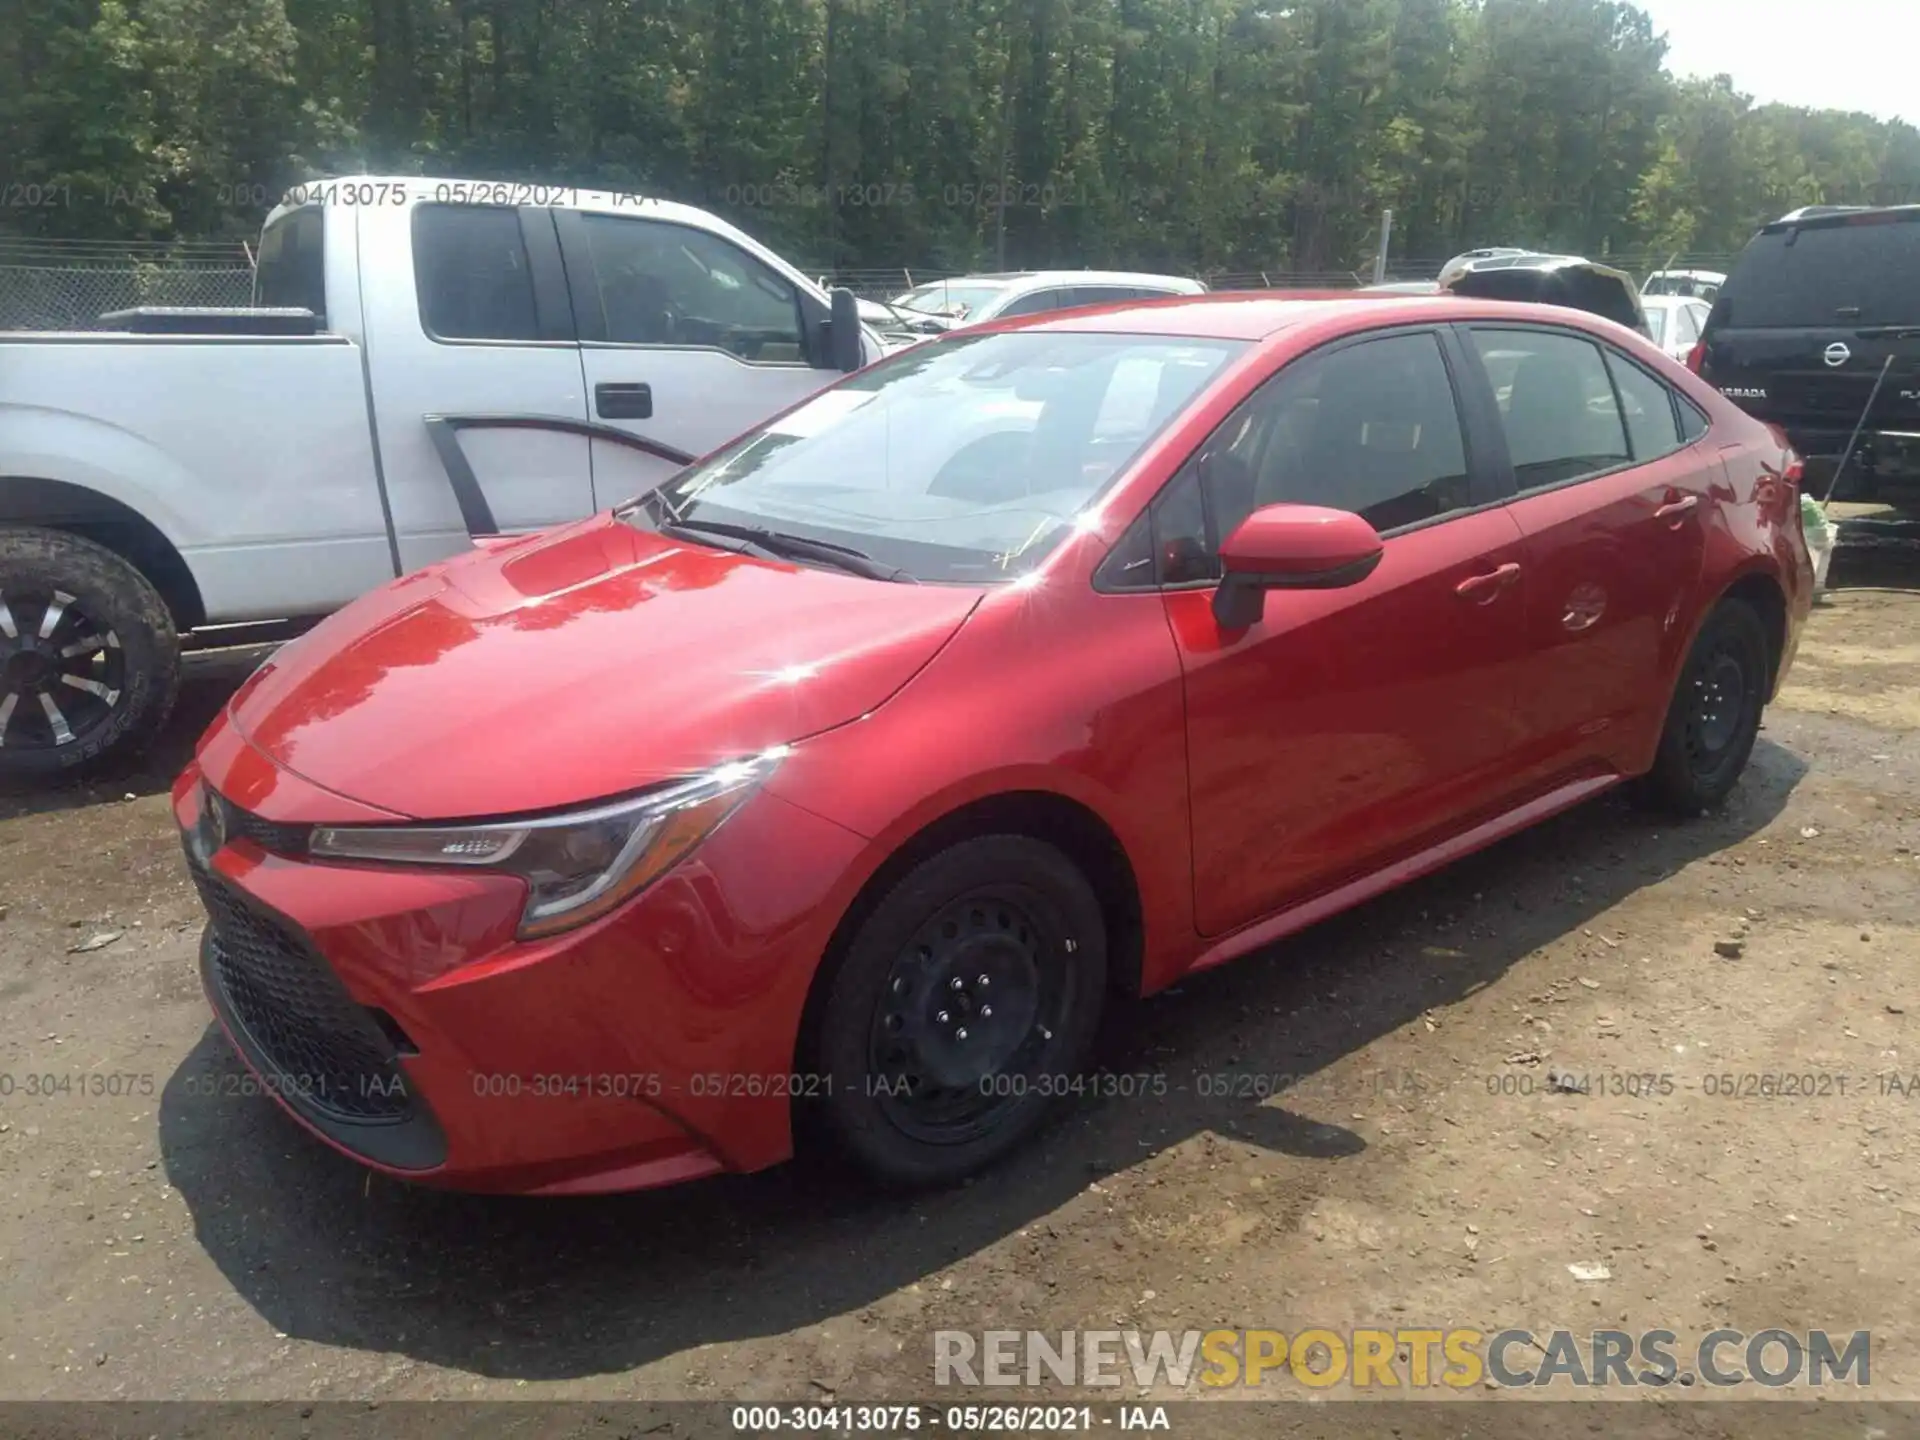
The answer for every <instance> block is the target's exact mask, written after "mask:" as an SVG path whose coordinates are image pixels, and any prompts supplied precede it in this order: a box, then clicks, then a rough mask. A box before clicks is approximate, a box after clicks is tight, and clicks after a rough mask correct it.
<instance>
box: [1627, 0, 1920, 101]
mask: <svg viewBox="0 0 1920 1440" xmlns="http://www.w3.org/2000/svg"><path fill="white" fill-rule="evenodd" d="M1634 3H1635V4H1637V5H1638V6H1639V7H1640V8H1641V9H1642V10H1645V11H1646V12H1647V13H1648V14H1649V15H1650V16H1652V17H1653V29H1654V33H1655V34H1661V33H1664V34H1665V35H1666V37H1667V68H1668V69H1669V70H1671V71H1672V72H1673V73H1674V74H1675V75H1680V76H1686V75H1717V74H1721V73H1725V74H1728V75H1731V76H1732V77H1733V84H1734V88H1735V89H1736V90H1743V91H1745V92H1746V93H1747V94H1749V95H1751V96H1753V97H1754V99H1756V100H1758V101H1761V102H1763V103H1764V102H1766V101H1770V100H1777V101H1779V102H1780V103H1781V104H1784V105H1806V106H1811V107H1814V108H1819V109H1833V110H1864V111H1866V112H1867V113H1868V114H1869V115H1877V116H1879V117H1880V118H1881V119H1883V120H1891V119H1902V120H1907V121H1910V122H1912V123H1913V124H1916V125H1920V83H1916V76H1915V64H1914V51H1915V46H1916V42H1920V0H1634Z"/></svg>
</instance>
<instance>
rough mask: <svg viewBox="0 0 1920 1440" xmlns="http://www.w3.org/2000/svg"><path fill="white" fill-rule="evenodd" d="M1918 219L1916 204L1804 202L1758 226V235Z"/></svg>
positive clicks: (1836, 228)
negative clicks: (1812, 203) (1815, 203)
mask: <svg viewBox="0 0 1920 1440" xmlns="http://www.w3.org/2000/svg"><path fill="white" fill-rule="evenodd" d="M1902 220H1906V221H1912V220H1920V205H1805V206H1802V207H1801V208H1800V209H1798V210H1796V211H1794V212H1793V213H1792V214H1791V215H1783V216H1782V217H1781V218H1780V219H1778V220H1776V221H1774V222H1773V223H1772V224H1771V225H1763V226H1761V227H1760V233H1761V234H1762V235H1779V234H1782V233H1783V232H1785V231H1788V230H1844V229H1848V228H1850V227H1852V226H1855V225H1874V224H1882V223H1886V222H1889V221H1902Z"/></svg>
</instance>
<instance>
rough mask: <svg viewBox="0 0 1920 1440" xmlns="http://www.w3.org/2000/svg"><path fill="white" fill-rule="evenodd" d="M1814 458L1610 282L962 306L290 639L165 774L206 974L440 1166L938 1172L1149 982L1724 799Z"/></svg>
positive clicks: (292, 1092)
mask: <svg viewBox="0 0 1920 1440" xmlns="http://www.w3.org/2000/svg"><path fill="white" fill-rule="evenodd" d="M1797 481H1798V461H1797V459H1796V458H1795V457H1794V456H1793V455H1792V454H1791V452H1790V451H1788V450H1786V449H1785V448H1784V446H1783V445H1782V443H1781V441H1780V439H1779V437H1778V436H1777V435H1776V434H1775V433H1773V432H1771V431H1769V430H1768V429H1767V428H1766V427H1765V426H1763V425H1761V424H1760V423H1758V422H1756V421H1754V420H1751V419H1749V418H1748V417H1747V416H1746V415H1744V414H1742V413H1741V412H1740V411H1739V410H1738V409H1736V408H1735V407H1734V406H1732V405H1731V404H1729V403H1727V402H1726V401H1724V400H1722V399H1721V398H1720V396H1719V395H1718V394H1717V393H1716V392H1714V391H1713V390H1712V389H1711V388H1709V387H1708V386H1706V385H1705V384H1703V383H1702V382H1701V381H1700V380H1698V379H1697V378H1695V377H1694V376H1692V375H1690V374H1688V373H1687V372H1686V371H1685V370H1683V369H1682V368H1681V367H1680V366H1678V365H1675V364H1674V363H1672V362H1671V361H1670V360H1668V359H1667V358H1665V357H1664V356H1663V355H1661V354H1660V353H1659V352H1658V351H1657V350H1655V349H1654V348H1653V347H1652V346H1651V345H1649V344H1647V343H1646V342H1644V341H1642V340H1640V339H1639V338H1637V337H1636V336H1634V335H1633V334H1631V333H1630V332H1628V331H1627V330H1624V329H1621V328H1619V327H1617V326H1614V325H1612V324H1610V323H1609V322H1607V321H1604V320H1599V319H1596V318H1593V317H1590V316H1586V315H1583V314H1579V313H1575V312H1573V311H1568V310H1559V309H1547V308H1538V307H1532V306H1519V305H1502V304H1499V303H1498V302H1494V303H1487V302H1478V303H1476V302H1471V301H1457V300H1452V299H1445V298H1441V299H1429V298H1424V297H1423V298H1418V299H1387V298H1369V299H1352V300H1324V299H1316V300H1305V301H1302V300H1286V299H1276V298H1273V297H1268V296H1262V297H1252V298H1247V297H1239V298H1236V297H1233V296H1213V297H1206V298H1199V299H1194V300H1188V301H1175V302H1163V303H1156V304H1149V305H1134V306H1128V307H1123V308H1116V309H1107V310H1102V311H1078V312H1069V313H1065V314H1061V315H1058V316H1056V317H1050V318H1048V319H1045V320H1042V321H1040V322H1038V323H1031V324H1026V325H1024V326H1014V327H1008V326H1001V327H990V328H984V329H981V330H976V331H971V332H968V333H964V334H960V335H955V336H953V337H950V338H947V339H944V340H941V341H938V342H935V343H931V344H928V345H924V346H921V347H918V348H916V349H913V350H910V351H907V352H905V353H903V354H900V355H898V356H895V357H893V358H891V359H889V360H886V361H884V362H882V363H880V364H878V365H876V366H874V367H872V368H870V369H868V370H866V371H863V372H861V373H859V374H856V375H853V376H851V377H849V378H848V379H847V380H846V381H845V382H843V383H842V384H840V385H839V386H837V387H835V388H834V389H832V390H830V391H827V392H825V393H824V394H822V395H820V396H818V397H816V398H814V399H813V400H811V401H809V402H807V403H805V404H803V405H801V406H800V407H798V408H797V409H795V410H792V411H790V412H788V413H787V414H786V415H784V416H782V417H781V418H779V419H777V420H775V421H773V422H771V423H769V424H768V425H766V426H765V427H763V428H762V429H760V430H758V431H756V432H753V433H751V434H749V435H747V436H745V437H744V438H742V439H741V440H739V441H737V442H735V443H734V444H733V445H731V446H729V447H728V448H727V449H725V450H723V451H721V452H719V453H718V454H716V455H714V456H712V457H710V458H709V459H707V460H705V461H702V462H700V463H698V464H695V465H693V466H692V467H690V468H689V469H687V470H686V471H684V472H683V473H681V474H680V475H679V476H677V477H676V478H675V479H673V480H672V481H670V482H669V483H667V484H666V485H665V486H663V487H662V488H661V489H659V490H658V491H655V492H653V493H652V494H650V495H648V496H646V497H644V498H642V499H641V500H639V501H637V502H635V503H633V504H631V505H628V506H627V507H625V508H623V509H620V510H617V511H614V512H613V513H611V514H607V515H601V516H599V517H597V518H595V519H592V520H589V521H586V522H584V523H582V524H578V525H573V526H569V527H567V528H565V529H561V530H556V531H552V532H550V533H546V534H540V535H533V536H528V537H525V538H523V539H518V540H515V541H512V542H509V543H506V544H503V545H499V546H495V547H492V548H490V549H488V550H485V551H481V552H477V553H473V554H469V555H466V556H463V557H461V558H459V559H456V560H452V561H449V562H446V563H444V564H441V565H437V566H434V567H432V568H431V569H428V570H425V571H422V572H420V573H418V574H415V575H412V576H410V577H408V578H406V579H403V580H400V581H398V582H396V583H395V584H393V585H391V586H389V587H387V588H386V589H385V590H382V591H380V592H377V593H375V594H373V595H369V596H367V597H366V598H365V599H362V600H361V601H359V602H358V603H356V604H354V605H352V606H351V607H349V608H348V609H346V610H344V611H342V612H341V613H340V614H338V615H336V616H334V617H333V618H332V619H330V620H328V621H327V622H326V623H324V624H323V625H321V626H320V627H319V628H318V629H316V630H314V631H312V632H311V633H310V634H309V635H307V636H306V637H304V638H303V639H301V640H298V641H296V642H295V643H293V644H292V645H289V646H288V647H286V648H285V649H284V650H282V651H281V652H280V653H279V654H278V655H277V656H276V657H274V659H273V660H272V661H270V662H269V663H268V664H267V665H266V666H264V667H263V668H262V669H261V670H260V672H259V673H258V674H257V675H255V676H254V677H253V678H252V679H251V680H250V681H249V682H248V683H247V684H246V686H245V687H243V688H242V690H241V691H240V692H239V693H238V694H237V695H236V696H235V697H234V699H233V701H232V703H231V705H230V706H229V707H228V709H227V712H226V714H225V715H224V716H223V717H222V718H221V719H220V720H219V721H217V722H216V723H215V724H214V726H213V728H212V729H211V730H210V731H209V732H208V733H207V735H206V737H205V739H204V740H203V741H202V742H201V746H200V749H199V753H198V755H197V757H196V759H195V761H194V763H193V764H192V765H191V766H190V767H189V768H188V770H187V771H186V773H185V774H184V775H182V776H181V778H180V781H179V783H178V785H177V786H176V787H175V791H174V804H175V810H176V814H177V816H178V819H179V823H180V825H181V827H182V829H183V831H184V832H185V838H186V844H187V850H188V855H189V861H190V865H191V868H192V873H193V876H194V879H195V881H196V882H197V884H198V885H199V888H200V891H201V894H202V895H203V897H204V899H205V902H206V906H207V909H208V911H209V914H210V917H211V923H210V924H209V926H208V928H207V931H206V937H205V941H204V943H203V947H202V955H203V969H204V974H205V982H206V988H207V993H208V995H209V996H210V998H211V1000H212V1003H213V1007H214V1010H215V1012H216V1013H217V1014H218V1016H219V1019H220V1023H221V1024H222V1025H223V1026H224V1027H225V1029H226V1032H227V1034H228V1036H229V1037H230V1038H231V1040H232V1042H233V1044H234V1046H235V1047H236V1049H237V1050H238V1051H239V1053H240V1055H241V1056H242V1057H243V1058H244V1060H245V1061H246V1063H247V1064H248V1065H249V1066H250V1067H252V1069H253V1070H254V1071H255V1072H257V1074H258V1075H259V1076H260V1078H261V1079H262V1081H263V1082H264V1084H265V1085H266V1086H267V1087H268V1088H269V1089H270V1090H271V1091H272V1092H273V1093H275V1094H276V1095H277V1096H278V1098H279V1100H280V1101H281V1102H282V1103H283V1104H284V1106H285V1107H286V1109H287V1110H288V1111H290V1112H291V1113H292V1114H293V1115H294V1116H295V1117H296V1118H297V1119H299V1120H300V1121H301V1122H302V1123H303V1124H304V1125H306V1126H307V1127H308V1128H309V1129H310V1130H312V1131H313V1132H315V1133H316V1134H318V1135H319V1136H320V1137H321V1138H323V1139H324V1140H326V1141H327V1142H328V1143H330V1144H332V1145H334V1146H336V1147H337V1148H339V1149H341V1150H343V1151H345V1152H346V1153H348V1154H349V1155H352V1156H354V1157H356V1158H357V1159H359V1160H361V1161H364V1162H365V1163H367V1164H369V1165H372V1166H375V1167H377V1168H379V1169H381V1170H384V1171H387V1172H389V1173H392V1174H395V1175H399V1176H403V1177H406V1178H410V1179H418V1180H424V1181H429V1182H433V1183H438V1184H445V1185H451V1186H458V1187H462V1188H468V1189H483V1190H510V1191H524V1192H538V1193H546V1194H556V1193H579V1192H586V1191H600V1190H615V1189H626V1188H635V1187H641V1186H649V1185H659V1184H664V1183H667V1182H670V1181H677V1180H684V1179H688V1178H690V1177H693V1176H698V1175H705V1174H708V1173H711V1172H715V1171H721V1170H735V1171H744V1170H753V1169H757V1168H759V1167H762V1166H766V1165H771V1164H774V1163H775V1162H777V1161H779V1160H781V1159H783V1158H784V1157H786V1156H787V1155H788V1154H789V1153H790V1152H791V1150H792V1148H793V1143H794V1141H793V1134H794V1120H795V1118H796V1116H797V1115H806V1116H809V1117H811V1118H813V1119H817V1120H818V1121H819V1122H820V1123H819V1130H820V1132H821V1133H822V1134H823V1135H825V1136H827V1137H830V1138H831V1139H832V1140H833V1141H835V1142H837V1143H838V1144H839V1146H840V1147H842V1149H843V1150H844V1152H845V1153H846V1154H847V1155H848V1156H849V1157H850V1158H851V1159H852V1160H853V1161H854V1162H855V1163H857V1164H858V1165H859V1166H861V1167H862V1168H864V1169H865V1170H866V1171H868V1172H870V1173H871V1174H872V1175H874V1176H876V1177H878V1178H880V1179H882V1180H884V1181H888V1182H903V1183H929V1182H942V1181H947V1180H950V1179H952V1178H954V1177H957V1176H960V1175H963V1174H965V1173H967V1172H969V1171H972V1170H975V1169H977V1168H978V1167H980V1166H982V1165H984V1164H986V1163H987V1162H989V1161H991V1160H992V1159H994V1158H995V1157H996V1156H999V1155H1000V1154H1002V1153H1003V1152H1005V1151H1007V1150H1008V1149H1009V1148H1010V1147H1012V1146H1014V1145H1015V1144H1017V1143H1018V1142H1019V1141H1021V1140H1022V1139H1023V1138H1024V1137H1025V1136H1027V1135H1028V1134H1029V1133H1030V1132H1031V1131H1032V1130H1033V1129H1034V1128H1035V1126H1036V1125H1037V1124H1038V1123H1039V1122H1040V1121H1041V1119H1042V1118H1043V1115H1044V1113H1045V1111H1046V1110H1047V1108H1048V1105H1049V1102H1050V1099H1051V1098H1052V1095H1053V1093H1054V1092H1057V1091H1058V1090H1059V1089H1061V1088H1062V1087H1061V1085H1060V1083H1059V1080H1058V1078H1057V1077H1062V1076H1071V1075H1073V1074H1075V1073H1076V1072H1077V1071H1079V1070H1080V1069H1081V1068H1082V1067H1083V1066H1084V1065H1085V1064H1086V1063H1087V1062H1088V1058H1089V1056H1088V1052H1089V1047H1090V1045H1091V1042H1092V1037H1093V1035H1094V1029H1095V1023H1096V1020H1097V1018H1098V1016H1099V1013H1100V1009H1101V1005H1102V1001H1103V998H1104V997H1105V996H1106V995H1107V994H1109V993H1110V992H1111V991H1114V990H1122V991H1131V992H1139V993H1151V992H1153V991H1155V990H1158V989H1161V988H1163V987H1165V986H1167V985H1169V984H1172V983H1173V982H1175V981H1177V980H1178V979H1179V978H1180V977H1182V976H1183V975H1186V974H1188V973H1190V972H1192V971H1194V970H1198V969H1203V968H1205V967H1207V966H1211V965H1217V964H1219V963H1221V962H1222V961H1225V960H1229V959H1232V958H1233V957H1235V956H1237V955H1240V954H1242V953H1243V952H1246V951H1249V950H1252V949H1255V948H1256V947H1259V946H1261V945H1264V944H1266V943H1267V942H1269V941H1271V940H1273V939H1274V938H1275V937H1277V936H1280V935H1283V934H1286V933H1287V932H1289V931H1293V930H1297V929H1299V928H1301V927H1302V926H1305V925H1308V924H1311V923H1312V922H1314V921H1316V920H1319V919H1321V918H1322V917H1324V916H1327V915H1330V914H1332V913H1334V912H1335V911H1338V910H1341V909H1343V908H1345V907H1347V906H1350V905H1353V904H1355V903H1357V902H1359V901H1362V900H1364V899H1366V898H1368V897H1369V896H1372V895H1375V894H1378V893H1379V892H1381V891H1383V890H1385V889H1387V888H1389V887H1391V886H1393V885H1397V884H1399V883H1400V882H1402V881H1404V880H1407V879H1408V878H1410V877H1412V876H1415V875H1418V874H1420V873H1422V872H1424V871H1429V870H1432V869H1434V868H1436V867H1437V866H1440V865H1443V864H1445V863H1447V862H1448V861H1450V860H1452V859H1454V858H1456V857H1458V856H1460V855H1463V854H1465V853H1467V852H1468V851H1471V850H1474V849H1477V848H1479V847H1481V846H1484V845H1487V844H1488V843H1490V842H1492V841H1494V840H1497V839H1499V838H1500V837H1502V836H1504V835H1507V834H1510V833H1512V832H1513V831H1516V830H1518V829H1520V828H1522V827H1524V826H1526V825H1529V824H1531V823H1533V822H1534V821H1536V820H1539V819H1540V818H1541V817H1543V816H1546V815H1548V814H1551V813H1553V812H1555V811H1558V810H1562V809H1565V808H1567V807H1568V806H1571V805H1575V804H1578V803H1579V802H1581V801H1583V800H1585V799H1587V798H1589V797H1590V796H1593V795H1596V794H1598V793H1599V792H1601V791H1603V790H1605V789H1607V788H1608V787H1610V786H1613V785H1617V784H1619V783H1621V782H1622V781H1626V780H1630V779H1631V780H1634V781H1636V783H1637V788H1638V789H1639V790H1640V791H1641V792H1642V793H1643V794H1644V795H1645V796H1646V797H1647V798H1649V799H1650V800H1652V801H1654V802H1657V803H1660V804H1662V805H1666V806H1669V807H1674V808H1677V809H1681V810H1685V811H1695V810H1698V809H1700V808H1701V807H1704V806H1708V805H1711V804H1713V803H1714V802H1716V801H1718V800H1719V799H1721V798H1722V797H1723V796H1725V795H1726V793H1727V792H1728V790H1729V789H1730V788H1731V787H1732V785H1733V784H1734V782H1735V780H1736V778H1737V777H1738V776H1739V774H1740V771H1741V769H1742V767H1743V766H1744V765H1745V764H1746V761H1747V757H1748V753H1749V751H1750V750H1751V749H1752V746H1753V743H1754V735H1755V731H1756V730H1757V728H1758V726H1759V723H1760V712H1761V707H1762V706H1763V705H1764V704H1765V703H1766V702H1767V701H1768V699H1769V698H1770V697H1771V695H1772V693H1773V691H1774V689H1775V687H1776V686H1777V685H1778V684H1779V682H1780V678H1781V676H1782V674H1783V673H1784V672H1785V670H1786V668H1787V666H1788V664H1789V663H1790V662H1791V659H1792V656H1793V651H1794V647H1795V644H1796V642H1797V639H1798V635H1799V630H1800V626H1801V622H1802V620H1803V619H1804V617H1805V615H1806V612H1807V609H1808V605H1809V603H1810V600H1811V588H1812V574H1811V567H1810V564H1809V562H1808V557H1807V550H1806V545H1805V541H1804V538H1803V536H1802V534H1801V531H1800V521H1799V509H1798V497H1797V494H1796V484H1797ZM809 1133H811V1131H810V1130H809Z"/></svg>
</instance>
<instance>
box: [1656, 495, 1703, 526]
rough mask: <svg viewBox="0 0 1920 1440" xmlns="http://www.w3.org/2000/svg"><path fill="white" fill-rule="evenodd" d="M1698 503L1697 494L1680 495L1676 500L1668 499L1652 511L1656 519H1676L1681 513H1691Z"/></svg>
mask: <svg viewBox="0 0 1920 1440" xmlns="http://www.w3.org/2000/svg"><path fill="white" fill-rule="evenodd" d="M1699 505H1700V497H1699V496H1698V495H1686V496H1682V497H1681V498H1680V499H1678V500H1669V501H1668V502H1667V503H1666V504H1665V505H1662V506H1661V507H1660V508H1659V509H1658V510H1656V511H1654V512H1653V518H1654V519H1656V520H1678V519H1679V518H1680V517H1681V516H1683V515H1691V514H1692V513H1693V512H1694V511H1695V510H1696V509H1697V508H1699Z"/></svg>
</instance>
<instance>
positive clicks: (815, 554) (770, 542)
mask: <svg viewBox="0 0 1920 1440" xmlns="http://www.w3.org/2000/svg"><path fill="white" fill-rule="evenodd" d="M662 503H665V502H664V501H663V502H662ZM660 528H661V530H662V531H663V532H665V533H671V532H673V531H675V530H682V531H690V532H692V533H694V534H700V535H724V536H726V537H728V538H729V539H733V540H745V541H747V542H748V543H749V544H752V545H758V546H759V547H760V548H761V549H762V550H765V551H768V552H769V553H771V554H774V555H778V556H780V557H781V558H782V559H787V560H818V561H820V562H821V563H822V564H824V565H832V566H835V567H836V568H838V569H841V570H845V571H847V572H848V573H849V574H852V575H860V576H864V577H865V578H866V579H868V580H897V581H902V582H904V583H906V584H908V585H917V584H919V583H920V582H919V581H918V580H917V579H915V578H914V577H913V576H912V575H909V574H908V573H907V572H906V571H904V570H898V569H895V568H894V567H893V566H891V565H883V564H881V563H880V562H879V561H878V560H876V559H874V558H873V557H872V556H871V555H869V554H867V552H866V551H864V550H856V549H854V548H853V547H852V546H851V545H836V544H834V543H833V542H832V541H831V540H815V539H813V538H811V537H810V536H806V535H789V534H787V533H786V532H785V531H783V530H768V529H765V528H763V527H761V526H758V525H734V524H731V523H729V522H728V521H725V520H701V519H698V518H693V519H687V520H681V519H677V518H676V519H673V520H669V521H668V522H667V523H666V524H664V525H662V526H661V527H660Z"/></svg>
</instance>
